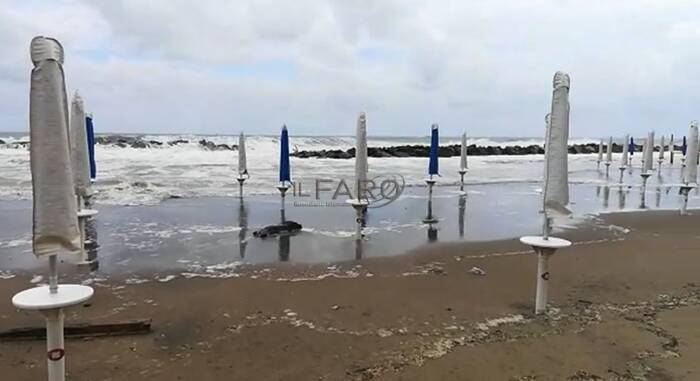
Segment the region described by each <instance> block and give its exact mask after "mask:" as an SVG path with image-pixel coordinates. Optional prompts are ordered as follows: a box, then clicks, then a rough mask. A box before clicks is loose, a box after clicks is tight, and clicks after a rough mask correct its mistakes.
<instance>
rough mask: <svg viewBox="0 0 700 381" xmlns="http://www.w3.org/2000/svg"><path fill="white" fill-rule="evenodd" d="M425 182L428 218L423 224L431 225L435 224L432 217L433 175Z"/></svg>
mask: <svg viewBox="0 0 700 381" xmlns="http://www.w3.org/2000/svg"><path fill="white" fill-rule="evenodd" d="M425 182H426V184H428V216H427V217H426V218H425V219H424V220H423V222H425V223H433V222H435V218H434V217H433V185H435V180H433V175H430V178H428V179H427V180H425Z"/></svg>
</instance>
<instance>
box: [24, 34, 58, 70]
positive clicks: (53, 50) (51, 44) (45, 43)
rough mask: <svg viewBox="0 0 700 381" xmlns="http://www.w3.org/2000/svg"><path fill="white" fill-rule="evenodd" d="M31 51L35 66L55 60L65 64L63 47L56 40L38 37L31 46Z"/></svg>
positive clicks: (33, 39)
mask: <svg viewBox="0 0 700 381" xmlns="http://www.w3.org/2000/svg"><path fill="white" fill-rule="evenodd" d="M29 51H30V53H29V54H30V56H31V58H32V62H33V63H34V65H36V64H37V63H39V62H41V61H44V60H55V61H58V62H59V63H60V64H63V58H64V56H63V46H61V43H60V42H58V40H57V39H55V38H51V37H44V36H36V37H34V38H32V42H31V43H30V44H29Z"/></svg>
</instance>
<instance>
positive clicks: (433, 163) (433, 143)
mask: <svg viewBox="0 0 700 381" xmlns="http://www.w3.org/2000/svg"><path fill="white" fill-rule="evenodd" d="M439 150H440V142H439V136H438V125H437V124H433V126H432V127H431V131H430V161H429V162H428V174H429V175H430V177H432V176H433V175H439V173H438V153H439Z"/></svg>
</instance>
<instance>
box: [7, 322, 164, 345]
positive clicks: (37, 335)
mask: <svg viewBox="0 0 700 381" xmlns="http://www.w3.org/2000/svg"><path fill="white" fill-rule="evenodd" d="M64 332H65V337H66V338H81V337H102V336H126V335H143V334H147V333H150V332H151V319H142V320H131V321H126V322H119V323H104V324H76V325H71V326H66V327H65V328H64ZM45 338H46V327H26V328H13V329H8V330H5V331H0V341H14V340H44V339H45Z"/></svg>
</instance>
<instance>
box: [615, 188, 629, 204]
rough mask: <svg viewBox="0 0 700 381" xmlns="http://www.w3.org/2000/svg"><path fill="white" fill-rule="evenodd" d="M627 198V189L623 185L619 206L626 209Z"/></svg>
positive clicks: (619, 195) (619, 196) (619, 193)
mask: <svg viewBox="0 0 700 381" xmlns="http://www.w3.org/2000/svg"><path fill="white" fill-rule="evenodd" d="M626 199H627V191H626V190H625V189H624V188H623V187H622V186H621V187H620V190H619V191H618V205H617V206H618V208H619V209H620V210H622V209H625V200H626Z"/></svg>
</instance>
